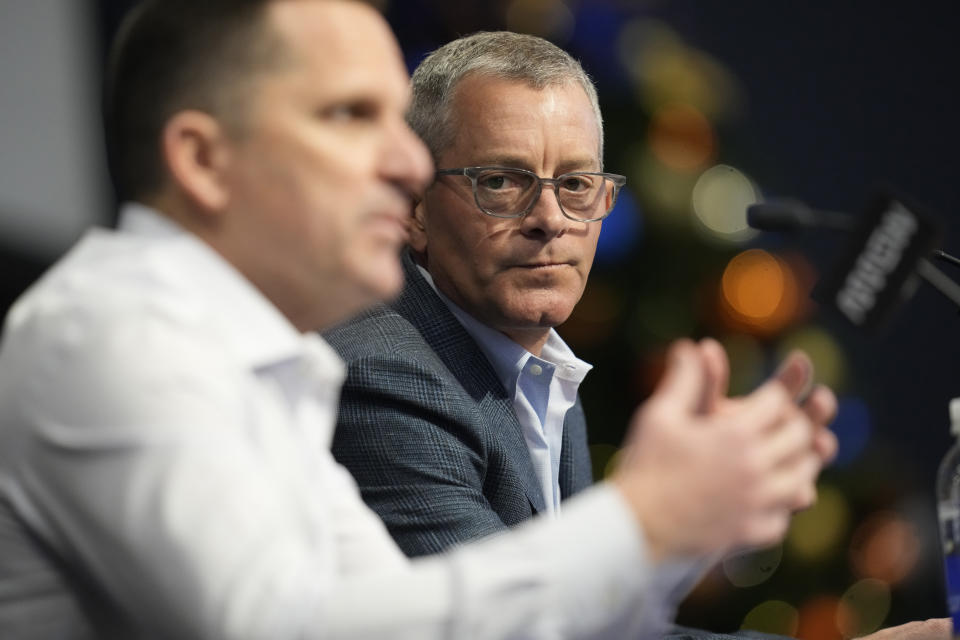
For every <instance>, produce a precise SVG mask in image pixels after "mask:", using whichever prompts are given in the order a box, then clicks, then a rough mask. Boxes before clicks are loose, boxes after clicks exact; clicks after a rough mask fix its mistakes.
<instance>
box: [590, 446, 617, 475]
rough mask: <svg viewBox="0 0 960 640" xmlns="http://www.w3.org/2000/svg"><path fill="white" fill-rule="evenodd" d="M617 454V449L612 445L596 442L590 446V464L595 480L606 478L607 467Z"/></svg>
mask: <svg viewBox="0 0 960 640" xmlns="http://www.w3.org/2000/svg"><path fill="white" fill-rule="evenodd" d="M616 453H617V447H615V446H613V445H612V444H606V443H603V442H598V443H596V444H591V445H590V464H591V465H592V467H593V475H594V478H595V479H596V480H602V479H603V478H605V477H606V471H607V466H608V465H609V464H610V461H611V460H612V459H613V458H614V456H615V455H616Z"/></svg>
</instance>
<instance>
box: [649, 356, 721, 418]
mask: <svg viewBox="0 0 960 640" xmlns="http://www.w3.org/2000/svg"><path fill="white" fill-rule="evenodd" d="M707 373H708V372H707V368H706V365H705V363H704V361H703V357H702V355H701V353H700V351H699V350H698V349H697V347H696V346H695V345H694V344H693V343H692V342H690V341H689V340H679V341H677V342H675V343H673V345H671V346H670V350H669V351H668V352H667V363H666V369H665V370H664V372H663V376H662V377H661V378H660V382H658V383H657V388H656V389H654V391H653V394H652V395H651V396H650V398H649V399H648V400H647V404H648V405H650V404H653V405H656V406H657V407H659V408H660V410H665V411H666V412H669V413H673V412H677V411H680V412H682V413H685V414H693V413H699V412H700V410H701V408H702V405H703V395H704V393H705V392H706V385H707Z"/></svg>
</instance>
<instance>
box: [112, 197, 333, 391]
mask: <svg viewBox="0 0 960 640" xmlns="http://www.w3.org/2000/svg"><path fill="white" fill-rule="evenodd" d="M118 230H119V231H120V232H121V233H124V234H127V235H130V236H135V237H136V236H139V237H142V238H144V239H145V240H150V241H153V242H157V243H163V244H168V245H170V246H175V247H176V254H177V259H178V261H184V262H187V263H188V264H190V265H192V266H191V267H190V268H189V269H184V268H183V264H178V265H170V264H169V261H159V260H158V261H157V263H156V264H155V265H154V266H155V268H156V270H157V272H159V273H160V274H161V276H160V277H162V278H163V279H165V280H166V279H168V278H169V280H170V282H171V283H173V284H175V285H176V286H182V287H188V288H190V289H192V290H194V291H195V292H196V294H197V295H198V296H199V297H200V299H202V300H204V301H205V302H207V303H209V304H208V305H205V306H207V307H210V308H211V309H212V312H209V313H207V312H206V309H204V310H203V311H201V313H204V317H203V321H204V322H206V323H210V324H211V325H213V326H212V327H211V328H212V329H215V330H216V333H217V337H218V340H221V341H222V342H223V344H224V345H225V346H226V347H227V348H228V349H230V351H231V352H232V353H234V355H235V356H236V357H237V358H238V360H239V361H240V362H241V363H243V364H244V365H246V366H249V367H250V368H251V369H253V370H258V369H263V368H266V367H272V366H274V365H277V364H280V363H284V362H289V361H292V360H301V361H302V362H303V363H304V365H306V371H305V372H306V373H309V374H310V375H312V376H313V377H317V378H321V379H323V381H324V382H327V383H330V384H336V385H337V388H339V385H340V384H341V383H342V381H343V379H344V377H345V375H346V369H345V367H344V364H343V361H342V360H341V359H340V358H339V356H337V354H336V352H335V351H334V350H333V349H332V348H331V347H330V346H329V345H328V344H327V343H326V342H325V341H324V340H323V339H322V338H321V337H320V336H318V335H317V334H315V333H313V332H310V333H306V334H303V333H301V332H300V331H298V330H297V328H296V327H294V326H293V324H291V322H290V321H289V320H288V319H287V318H286V316H284V315H283V314H282V313H281V312H280V311H279V310H278V309H277V308H276V307H275V306H274V305H273V303H272V302H270V301H269V300H268V299H267V298H266V297H265V296H264V295H263V293H261V292H260V290H259V289H257V288H256V287H255V286H253V284H252V283H251V282H250V281H249V280H247V279H246V277H244V276H243V274H241V273H240V272H239V271H237V269H236V268H235V267H234V266H233V265H232V264H230V263H229V262H228V261H227V260H226V259H225V258H224V257H223V256H221V255H220V254H219V253H217V252H216V251H215V250H214V249H213V248H212V247H210V246H209V245H208V244H206V243H205V242H203V241H202V240H201V239H200V238H198V237H197V236H195V235H194V234H192V233H190V232H188V231H187V230H185V229H184V228H183V227H181V226H180V225H178V224H177V223H176V222H174V221H173V220H172V219H170V218H168V217H167V216H165V215H163V214H161V213H160V212H158V211H156V210H155V209H151V208H150V207H147V206H144V205H142V204H138V203H126V204H124V205H123V207H122V208H121V210H120V221H119V224H118ZM165 257H168V256H165ZM184 273H188V274H189V281H187V279H185V278H184V277H183V274H184Z"/></svg>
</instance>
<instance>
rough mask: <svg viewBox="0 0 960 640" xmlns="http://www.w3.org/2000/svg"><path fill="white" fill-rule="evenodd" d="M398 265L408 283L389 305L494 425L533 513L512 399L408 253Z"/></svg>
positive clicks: (531, 479)
mask: <svg viewBox="0 0 960 640" xmlns="http://www.w3.org/2000/svg"><path fill="white" fill-rule="evenodd" d="M403 267H404V271H405V276H406V282H407V285H406V286H405V287H404V290H403V293H402V294H401V296H400V297H399V298H398V299H397V300H396V301H395V302H394V303H393V305H392V306H393V308H394V309H396V311H397V312H398V313H400V314H401V315H403V316H405V317H406V318H407V319H408V320H410V322H412V323H413V325H414V326H416V327H417V328H418V329H419V330H420V333H421V334H422V335H423V337H424V339H425V340H426V341H427V343H428V344H429V345H430V346H431V347H432V348H433V350H434V351H435V352H436V353H437V355H438V356H439V357H440V359H441V360H442V361H443V362H444V364H446V366H447V368H448V369H449V370H450V372H451V373H452V374H453V376H454V377H455V378H456V379H457V380H458V381H459V382H460V384H461V386H462V387H463V388H464V389H465V390H466V391H467V393H469V394H470V396H471V397H472V398H473V399H474V401H476V402H477V405H478V409H479V411H480V413H481V415H482V416H483V417H484V418H485V419H486V420H487V422H488V423H489V424H491V425H492V426H493V430H494V432H495V433H496V434H497V436H498V437H499V438H500V440H501V442H502V444H503V447H504V449H505V451H506V452H507V455H508V456H509V457H511V458H512V462H513V463H514V465H515V467H516V469H517V471H518V473H519V475H520V478H521V482H522V484H523V488H524V492H525V493H526V495H527V498H528V499H529V501H530V505H531V507H533V510H534V511H535V512H540V511H544V510H545V509H546V505H545V503H544V498H543V491H542V490H541V488H540V481H539V480H538V479H537V475H536V472H535V471H534V468H533V462H532V461H531V460H530V453H529V451H528V449H527V443H526V440H525V439H524V437H523V429H522V427H521V426H520V422H519V421H518V420H517V416H516V414H515V413H514V411H513V398H512V397H511V396H510V395H508V394H507V392H506V390H505V389H504V388H503V385H502V384H501V383H500V380H499V379H498V378H497V375H496V372H494V370H493V366H492V365H491V364H490V362H489V361H488V360H487V358H486V356H484V355H483V353H482V352H481V351H480V348H479V347H478V346H477V343H476V342H474V340H473V338H471V337H470V334H468V333H467V332H466V330H465V329H464V328H463V326H462V325H461V324H460V322H459V321H458V320H457V319H456V317H454V315H453V314H452V313H450V310H449V309H448V308H447V306H446V305H445V304H444V303H443V301H442V300H441V299H440V297H439V296H438V295H437V292H436V291H434V290H433V288H432V287H431V286H430V284H429V283H428V282H427V281H426V280H425V279H424V278H423V276H422V275H421V274H420V271H419V269H417V266H416V264H415V263H414V262H413V258H412V257H411V256H410V253H409V251H404V254H403ZM564 431H566V429H564ZM564 438H566V433H565V434H564ZM564 446H566V445H564Z"/></svg>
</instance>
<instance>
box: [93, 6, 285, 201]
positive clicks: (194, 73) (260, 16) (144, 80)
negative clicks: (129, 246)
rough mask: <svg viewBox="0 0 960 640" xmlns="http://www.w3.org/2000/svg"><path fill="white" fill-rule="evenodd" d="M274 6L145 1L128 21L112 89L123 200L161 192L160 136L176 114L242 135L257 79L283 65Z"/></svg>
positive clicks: (112, 133) (111, 70) (113, 57)
mask: <svg viewBox="0 0 960 640" xmlns="http://www.w3.org/2000/svg"><path fill="white" fill-rule="evenodd" d="M270 2H271V0H145V1H144V2H142V3H141V4H140V5H138V6H137V7H135V8H134V9H133V10H132V11H131V12H130V14H129V15H128V16H127V17H126V19H125V20H124V22H123V24H122V25H121V27H120V30H119V32H118V35H117V37H116V39H115V40H114V44H113V47H112V49H111V53H110V58H109V66H108V69H107V77H106V83H105V87H104V105H103V113H104V128H105V131H106V137H107V153H108V159H109V165H110V171H111V174H112V176H113V179H114V183H115V185H116V188H117V191H118V193H119V196H120V197H121V198H122V199H139V198H143V197H146V196H149V195H152V194H154V193H156V191H158V190H159V189H160V188H161V187H162V186H163V185H164V183H165V182H166V180H167V172H166V168H165V166H164V163H163V159H162V156H161V149H160V137H161V134H162V131H163V128H164V126H165V125H166V123H167V121H168V120H169V119H170V117H171V116H173V115H174V114H176V113H177V112H178V111H182V110H184V109H197V110H200V111H204V112H207V113H210V114H211V115H213V116H215V117H217V119H218V120H220V121H221V123H222V124H224V126H226V127H228V128H230V129H232V130H233V131H236V130H237V129H238V127H240V126H241V125H242V123H243V120H244V115H245V110H244V107H245V106H246V104H247V103H248V102H249V100H248V93H249V87H250V85H251V83H250V79H251V77H252V76H253V75H255V73H256V72H258V71H260V70H263V69H265V68H269V67H271V66H272V65H274V64H275V63H276V62H277V60H278V59H279V57H280V56H279V52H280V51H281V50H282V46H281V43H280V39H279V37H278V36H276V34H274V33H273V31H272V30H271V29H270V27H269V25H268V24H267V20H266V19H265V14H266V7H267V5H268V4H269V3H270Z"/></svg>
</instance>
